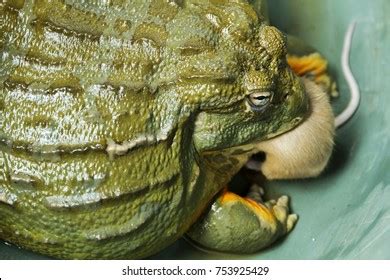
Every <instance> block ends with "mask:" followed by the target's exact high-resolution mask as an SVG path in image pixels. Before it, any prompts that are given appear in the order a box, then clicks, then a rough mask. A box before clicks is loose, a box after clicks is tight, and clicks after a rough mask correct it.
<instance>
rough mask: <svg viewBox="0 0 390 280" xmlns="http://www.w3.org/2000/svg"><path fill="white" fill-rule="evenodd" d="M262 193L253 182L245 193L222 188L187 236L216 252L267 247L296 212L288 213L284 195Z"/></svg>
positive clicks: (286, 228)
mask: <svg viewBox="0 0 390 280" xmlns="http://www.w3.org/2000/svg"><path fill="white" fill-rule="evenodd" d="M256 188H257V190H256ZM262 193H263V191H262V189H261V188H259V187H257V186H254V187H252V188H251V190H250V192H249V197H241V196H239V195H237V194H235V193H233V192H229V191H228V190H227V189H225V190H224V191H223V192H222V193H221V194H220V195H219V196H218V197H217V198H216V200H215V201H214V203H213V204H212V205H211V207H210V209H209V210H208V212H207V213H205V214H204V215H203V217H201V218H200V219H199V220H198V221H197V222H196V223H195V224H194V225H193V226H192V227H191V228H190V230H189V231H188V232H187V237H188V238H189V239H190V240H191V241H192V242H193V243H195V245H196V246H198V247H201V248H205V249H210V250H214V251H220V252H229V253H253V252H256V251H258V250H260V249H262V248H264V247H267V246H268V245H270V244H272V243H273V242H274V241H275V240H277V239H278V238H280V237H282V236H284V235H286V234H287V233H288V232H290V231H291V229H292V228H293V227H294V225H295V223H296V221H297V215H295V214H289V213H290V209H289V206H288V197H287V196H282V197H280V198H279V199H278V200H277V201H275V200H270V201H267V202H263V199H262Z"/></svg>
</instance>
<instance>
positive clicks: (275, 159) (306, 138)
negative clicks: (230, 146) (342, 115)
mask: <svg viewBox="0 0 390 280" xmlns="http://www.w3.org/2000/svg"><path fill="white" fill-rule="evenodd" d="M303 84H304V87H305V92H306V94H307V96H308V98H309V106H310V108H309V116H308V117H307V118H306V119H305V120H304V121H303V122H301V123H300V124H299V125H298V126H296V127H295V128H294V129H292V130H290V131H288V132H286V133H284V134H281V135H279V136H277V137H275V138H272V139H269V140H266V141H264V142H261V143H259V144H258V146H257V148H258V149H259V150H260V151H262V152H264V153H265V155H266V157H265V161H264V162H262V163H261V166H260V169H261V171H262V173H263V174H264V176H265V177H266V178H268V179H292V178H307V177H315V176H317V175H319V174H320V173H321V172H322V171H323V170H324V168H325V166H326V165H327V163H328V161H329V158H330V155H331V153H332V150H333V143H334V142H333V140H334V131H335V127H334V115H333V112H332V108H331V106H330V103H329V98H328V96H327V94H326V93H325V92H324V91H323V90H322V89H321V88H320V87H319V86H317V85H316V84H314V82H312V81H309V80H307V79H304V80H303Z"/></svg>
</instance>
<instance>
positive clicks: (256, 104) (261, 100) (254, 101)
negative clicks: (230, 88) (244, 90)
mask: <svg viewBox="0 0 390 280" xmlns="http://www.w3.org/2000/svg"><path fill="white" fill-rule="evenodd" d="M271 98H272V92H270V91H262V92H254V93H251V94H250V95H249V96H248V99H249V104H250V105H251V107H252V108H253V109H254V110H256V109H257V110H258V109H262V108H263V107H264V106H266V105H268V104H269V103H270V101H271Z"/></svg>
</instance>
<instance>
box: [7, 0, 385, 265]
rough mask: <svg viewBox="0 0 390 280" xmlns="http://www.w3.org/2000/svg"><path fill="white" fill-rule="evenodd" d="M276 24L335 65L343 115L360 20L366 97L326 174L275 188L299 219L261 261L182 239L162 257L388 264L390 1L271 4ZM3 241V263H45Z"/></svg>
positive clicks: (340, 134)
mask: <svg viewBox="0 0 390 280" xmlns="http://www.w3.org/2000/svg"><path fill="white" fill-rule="evenodd" d="M269 2H270V3H269V9H270V12H271V17H270V18H271V22H272V23H273V24H274V25H277V26H278V27H280V28H281V29H282V30H284V31H286V32H288V33H291V34H293V35H297V36H298V37H300V38H302V39H304V40H305V41H306V42H308V43H310V44H311V45H313V46H314V47H315V48H316V49H318V50H319V51H321V53H322V54H323V55H324V56H325V57H326V58H327V59H328V60H329V63H330V67H331V70H332V72H333V73H334V74H335V76H336V77H337V80H338V85H339V89H340V92H341V98H340V99H339V100H337V101H336V102H335V104H334V107H335V111H336V112H339V111H340V110H341V109H342V107H343V106H345V104H346V103H347V102H348V98H349V93H348V88H347V85H346V83H345V81H344V80H343V76H342V72H341V65H340V57H341V49H342V44H343V37H344V33H345V31H346V29H347V27H348V25H349V23H350V22H351V21H353V20H356V21H357V25H356V30H355V34H354V37H353V41H352V50H351V58H350V60H351V68H352V72H353V73H354V75H355V77H356V79H357V81H358V84H359V86H360V89H361V93H362V100H361V104H360V108H359V110H358V112H357V113H356V114H355V115H354V117H353V118H352V120H350V121H349V122H348V123H347V124H346V125H345V126H343V127H342V128H341V129H339V130H338V131H337V137H336V147H335V150H334V154H333V157H332V159H331V162H330V164H329V167H328V169H327V170H326V172H325V173H324V174H323V175H322V176H320V177H319V178H316V179H311V180H297V181H293V182H292V181H283V182H270V183H268V184H267V185H266V186H265V187H266V191H267V193H268V196H271V197H277V196H279V195H282V194H288V195H289V196H290V198H291V200H292V207H293V210H294V212H295V213H297V214H298V215H299V217H300V219H299V221H298V224H297V226H296V228H295V229H294V230H293V232H292V233H291V234H290V235H289V236H288V237H287V238H285V239H284V240H282V241H281V242H278V244H275V245H274V246H272V247H271V248H269V249H267V250H265V251H262V252H259V253H258V254H255V255H245V256H237V255H224V254H215V253H206V252H202V251H199V250H197V249H195V248H193V247H192V246H191V245H189V244H188V243H186V242H185V241H184V240H179V241H178V242H176V243H175V244H173V245H172V246H170V247H169V248H167V249H166V250H164V251H163V252H161V253H160V254H158V255H156V256H153V258H157V259H167V258H168V259H216V258H217V259H223V258H234V259H238V258H242V259H246V258H249V259H390V143H389V138H390V109H389V108H388V107H389V106H390V82H389V77H390V53H389V52H390V49H389V46H390V19H389V18H388V15H389V14H390V1H389V0H370V1H367V0H359V1H357V0H343V1H339V0H321V1H312V0H294V1H291V0H270V1H269ZM42 258H46V257H44V256H40V255H36V254H33V253H31V252H27V251H25V250H21V249H18V248H16V247H15V246H11V245H6V244H4V243H0V259H42Z"/></svg>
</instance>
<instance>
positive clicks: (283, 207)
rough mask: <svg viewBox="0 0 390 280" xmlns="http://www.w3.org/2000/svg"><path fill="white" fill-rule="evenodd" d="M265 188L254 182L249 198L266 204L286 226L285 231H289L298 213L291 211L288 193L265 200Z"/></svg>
mask: <svg viewBox="0 0 390 280" xmlns="http://www.w3.org/2000/svg"><path fill="white" fill-rule="evenodd" d="M263 196H264V189H263V188H262V187H260V186H259V185H257V184H253V185H252V186H251V187H250V189H249V192H248V194H247V196H246V197H247V198H248V199H251V200H253V201H255V202H257V203H259V204H264V205H265V206H266V207H267V208H268V209H269V210H270V211H272V212H273V213H274V215H275V217H276V218H277V219H278V221H279V223H280V224H281V225H282V226H284V228H285V232H286V233H289V232H290V231H291V230H292V229H293V228H294V225H295V224H296V223H297V221H298V215H297V214H291V213H290V207H289V198H288V196H287V195H282V196H281V197H279V198H278V199H277V200H274V199H271V200H268V201H264V199H263Z"/></svg>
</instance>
